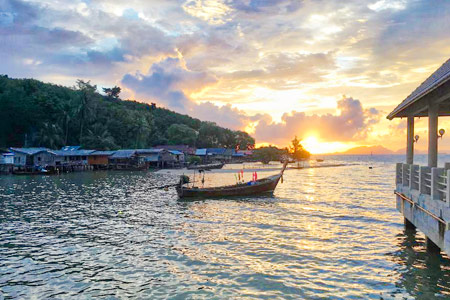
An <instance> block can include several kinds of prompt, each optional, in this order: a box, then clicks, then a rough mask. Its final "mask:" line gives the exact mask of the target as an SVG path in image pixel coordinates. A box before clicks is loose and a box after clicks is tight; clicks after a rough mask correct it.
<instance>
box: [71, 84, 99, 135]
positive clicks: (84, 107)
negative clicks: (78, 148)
mask: <svg viewBox="0 0 450 300" xmlns="http://www.w3.org/2000/svg"><path fill="white" fill-rule="evenodd" d="M76 89H78V90H79V91H80V102H79V106H78V113H79V118H80V138H79V141H80V143H81V140H82V139H83V128H84V125H85V123H86V121H87V119H88V118H89V112H90V108H91V105H90V104H91V101H92V100H93V97H94V94H95V91H96V90H97V86H96V85H91V81H83V80H81V79H78V80H77V85H76Z"/></svg>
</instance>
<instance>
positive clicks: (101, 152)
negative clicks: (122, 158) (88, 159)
mask: <svg viewBox="0 0 450 300" xmlns="http://www.w3.org/2000/svg"><path fill="white" fill-rule="evenodd" d="M114 153H116V151H94V152H92V153H91V154H90V155H94V156H104V155H106V156H110V155H113V154H114Z"/></svg>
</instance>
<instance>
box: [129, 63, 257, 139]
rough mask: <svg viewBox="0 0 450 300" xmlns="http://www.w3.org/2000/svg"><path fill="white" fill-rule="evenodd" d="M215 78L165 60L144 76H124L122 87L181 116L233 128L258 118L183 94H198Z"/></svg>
mask: <svg viewBox="0 0 450 300" xmlns="http://www.w3.org/2000/svg"><path fill="white" fill-rule="evenodd" d="M216 81H217V79H216V78H215V77H213V76H211V75H209V74H207V73H205V72H196V71H192V70H189V69H187V68H186V67H184V66H183V63H182V61H181V60H180V59H179V58H166V59H164V60H162V61H160V62H158V63H155V64H153V65H152V66H151V68H150V70H149V71H148V73H147V74H141V73H136V74H134V75H132V74H127V75H125V76H124V77H123V78H122V81H121V82H122V84H123V85H124V86H125V87H126V88H128V89H131V90H133V91H134V92H135V93H136V94H137V95H138V96H139V97H140V99H147V100H149V101H155V102H157V103H159V104H160V105H163V106H166V107H169V108H171V109H174V110H175V111H178V112H180V113H188V114H189V115H191V116H194V117H197V118H200V119H201V120H206V121H211V122H215V123H217V124H219V125H221V126H225V127H228V128H232V129H240V130H241V129H243V128H245V126H246V125H247V124H248V123H249V122H252V121H254V120H256V119H259V118H260V116H259V115H258V116H249V115H247V114H245V113H244V112H242V111H240V110H238V109H236V108H233V107H232V106H231V105H229V104H227V105H223V106H217V105H215V104H213V103H211V102H202V103H196V102H194V101H193V100H191V99H190V98H189V96H187V94H186V91H190V92H193V91H198V90H201V89H203V88H205V87H206V86H208V85H211V84H214V83H215V82H216Z"/></svg>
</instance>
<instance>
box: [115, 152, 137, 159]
mask: <svg viewBox="0 0 450 300" xmlns="http://www.w3.org/2000/svg"><path fill="white" fill-rule="evenodd" d="M135 154H136V150H117V151H116V152H115V153H114V154H113V155H111V156H110V158H130V157H133V155H135Z"/></svg>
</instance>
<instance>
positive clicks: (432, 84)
mask: <svg viewBox="0 0 450 300" xmlns="http://www.w3.org/2000/svg"><path fill="white" fill-rule="evenodd" d="M448 80H450V59H449V60H447V61H446V62H445V63H444V64H443V65H442V66H441V67H440V68H439V69H437V70H436V71H435V72H434V73H433V74H431V76H430V77H428V78H427V79H426V80H425V81H424V82H422V84H421V85H419V87H417V88H416V89H415V90H414V91H413V92H412V93H411V95H409V96H408V97H406V99H405V100H403V101H402V102H401V103H400V104H399V105H398V106H397V107H396V108H395V109H394V110H393V111H392V112H391V113H390V114H389V115H388V116H387V118H388V119H393V118H395V117H397V114H398V113H400V112H401V111H402V110H403V109H405V108H407V107H408V106H410V105H411V104H412V103H414V102H416V101H417V100H419V99H420V98H422V97H423V96H425V95H426V94H427V93H429V92H431V91H432V90H433V89H435V88H436V87H438V86H440V85H442V84H443V83H445V82H447V81H448Z"/></svg>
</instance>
